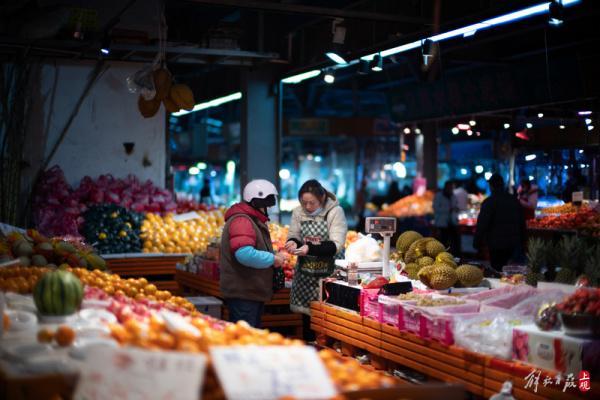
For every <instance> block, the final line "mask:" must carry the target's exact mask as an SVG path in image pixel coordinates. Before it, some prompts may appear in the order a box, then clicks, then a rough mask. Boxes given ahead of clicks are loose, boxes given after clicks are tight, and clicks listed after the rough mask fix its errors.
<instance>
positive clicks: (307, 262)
mask: <svg viewBox="0 0 600 400" xmlns="http://www.w3.org/2000/svg"><path fill="white" fill-rule="evenodd" d="M298 199H299V200H300V206H298V207H296V208H295V209H294V210H293V211H292V219H291V223H290V230H289V233H288V238H287V242H286V244H285V248H286V250H287V251H288V252H290V253H292V254H296V255H298V263H297V265H296V267H295V273H294V280H293V282H292V291H291V294H290V308H291V309H292V311H294V312H298V313H302V314H304V315H303V320H304V321H303V322H304V323H303V327H304V332H303V336H304V340H307V341H312V340H314V332H312V330H311V329H310V302H311V301H315V300H318V299H319V281H320V279H321V278H324V277H326V276H329V275H331V274H332V273H333V270H334V261H335V257H336V255H341V254H342V252H343V250H344V244H345V242H346V232H347V231H348V226H347V225H346V217H345V215H344V210H342V207H340V205H339V203H338V201H337V199H336V197H335V195H334V194H332V193H330V192H328V191H327V190H325V188H323V186H321V184H320V183H319V182H318V181H317V180H315V179H311V180H308V181H306V182H304V184H303V185H302V186H301V187H300V190H299V193H298Z"/></svg>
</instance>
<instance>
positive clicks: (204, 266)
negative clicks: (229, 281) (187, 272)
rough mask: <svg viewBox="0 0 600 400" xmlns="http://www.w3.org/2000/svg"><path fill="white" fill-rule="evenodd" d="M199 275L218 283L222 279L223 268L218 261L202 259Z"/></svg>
mask: <svg viewBox="0 0 600 400" xmlns="http://www.w3.org/2000/svg"><path fill="white" fill-rule="evenodd" d="M198 275H201V276H203V277H205V278H207V279H212V280H215V281H218V280H219V279H220V277H221V268H220V267H219V262H218V261H213V260H206V259H202V261H201V262H200V265H199V266H198Z"/></svg>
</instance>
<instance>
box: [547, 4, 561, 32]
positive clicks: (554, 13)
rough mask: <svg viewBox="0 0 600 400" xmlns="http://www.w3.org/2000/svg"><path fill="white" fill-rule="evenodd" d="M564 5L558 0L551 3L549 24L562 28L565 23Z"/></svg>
mask: <svg viewBox="0 0 600 400" xmlns="http://www.w3.org/2000/svg"><path fill="white" fill-rule="evenodd" d="M563 8H564V7H563V4H562V3H561V2H560V1H558V0H554V1H552V2H550V5H549V6H548V23H549V24H550V25H552V26H560V25H562V23H563V19H564V16H563V15H564V10H563Z"/></svg>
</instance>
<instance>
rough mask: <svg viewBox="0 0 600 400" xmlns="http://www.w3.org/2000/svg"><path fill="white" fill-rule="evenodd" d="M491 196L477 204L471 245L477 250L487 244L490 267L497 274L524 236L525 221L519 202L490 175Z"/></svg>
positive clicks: (499, 177) (498, 177)
mask: <svg viewBox="0 0 600 400" xmlns="http://www.w3.org/2000/svg"><path fill="white" fill-rule="evenodd" d="M488 183H489V185H490V190H491V195H490V196H489V197H488V198H487V199H485V200H484V201H483V203H482V204H481V211H480V212H479V217H478V218H477V227H476V229H475V238H474V241H473V246H474V247H475V248H476V249H479V250H481V249H482V248H483V246H484V245H487V247H488V250H489V253H490V264H491V265H492V268H494V269H495V270H496V271H501V270H502V267H504V266H505V265H506V264H507V262H508V261H509V260H510V259H511V257H512V256H513V255H514V254H515V250H517V249H519V248H520V247H521V245H522V243H523V240H524V237H525V219H524V218H523V210H522V207H521V204H520V203H519V201H518V200H517V199H516V198H515V197H514V196H512V195H510V194H509V193H508V192H507V191H506V189H505V187H504V180H503V179H502V177H501V176H500V175H498V174H493V175H492V176H491V177H490V180H489V181H488Z"/></svg>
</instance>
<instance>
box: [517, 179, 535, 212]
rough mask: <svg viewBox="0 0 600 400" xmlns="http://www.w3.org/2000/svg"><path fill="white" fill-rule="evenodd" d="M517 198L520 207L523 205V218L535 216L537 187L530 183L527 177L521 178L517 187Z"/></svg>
mask: <svg viewBox="0 0 600 400" xmlns="http://www.w3.org/2000/svg"><path fill="white" fill-rule="evenodd" d="M517 198H518V199H519V203H521V207H523V217H525V220H526V221H527V220H530V219H534V218H535V209H536V207H537V202H538V187H537V185H534V184H532V183H531V181H530V180H529V178H527V177H523V178H521V184H520V185H519V187H518V188H517Z"/></svg>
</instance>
